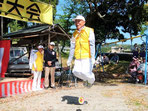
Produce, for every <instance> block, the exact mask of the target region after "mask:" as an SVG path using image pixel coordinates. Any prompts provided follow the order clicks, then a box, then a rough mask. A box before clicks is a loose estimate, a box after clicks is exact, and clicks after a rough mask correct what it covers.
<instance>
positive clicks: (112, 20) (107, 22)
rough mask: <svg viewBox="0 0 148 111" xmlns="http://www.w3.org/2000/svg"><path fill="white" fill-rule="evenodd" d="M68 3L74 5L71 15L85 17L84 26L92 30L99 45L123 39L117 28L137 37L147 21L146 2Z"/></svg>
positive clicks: (85, 0) (93, 0) (88, 0)
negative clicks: (142, 25)
mask: <svg viewBox="0 0 148 111" xmlns="http://www.w3.org/2000/svg"><path fill="white" fill-rule="evenodd" d="M70 2H71V4H72V5H75V3H76V5H75V6H73V7H75V8H74V9H75V10H74V12H73V13H74V14H78V13H79V14H83V15H84V16H85V17H86V25H87V26H89V27H92V28H94V30H95V36H96V41H97V42H100V43H102V42H103V41H105V40H106V39H119V40H120V39H124V36H123V34H122V33H121V32H120V31H119V27H120V28H121V27H122V31H123V32H128V33H130V34H131V36H132V35H137V34H138V32H139V31H140V30H141V24H143V23H145V22H146V21H148V14H147V13H146V10H145V9H144V4H145V3H146V2H147V0H71V1H70ZM66 5H67V7H69V5H68V4H66ZM73 7H72V8H71V9H73ZM65 9H66V8H65ZM67 15H68V13H67ZM64 24H66V23H64Z"/></svg>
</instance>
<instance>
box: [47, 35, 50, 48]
mask: <svg viewBox="0 0 148 111" xmlns="http://www.w3.org/2000/svg"><path fill="white" fill-rule="evenodd" d="M49 43H50V34H48V44H47V46H48V45H49Z"/></svg>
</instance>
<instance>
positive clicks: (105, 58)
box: [103, 54, 109, 65]
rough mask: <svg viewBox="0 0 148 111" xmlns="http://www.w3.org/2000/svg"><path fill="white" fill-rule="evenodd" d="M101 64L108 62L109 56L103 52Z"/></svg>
mask: <svg viewBox="0 0 148 111" xmlns="http://www.w3.org/2000/svg"><path fill="white" fill-rule="evenodd" d="M103 64H104V65H105V64H109V58H108V57H107V56H106V55H105V54H103Z"/></svg>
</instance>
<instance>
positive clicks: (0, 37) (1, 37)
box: [0, 17, 3, 39]
mask: <svg viewBox="0 0 148 111" xmlns="http://www.w3.org/2000/svg"><path fill="white" fill-rule="evenodd" d="M0 39H3V17H1V36H0Z"/></svg>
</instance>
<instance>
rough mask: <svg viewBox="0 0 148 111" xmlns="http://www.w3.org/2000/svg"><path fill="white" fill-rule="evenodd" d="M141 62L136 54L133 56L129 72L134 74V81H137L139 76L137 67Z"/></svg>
mask: <svg viewBox="0 0 148 111" xmlns="http://www.w3.org/2000/svg"><path fill="white" fill-rule="evenodd" d="M139 65H140V62H139V60H138V58H137V57H136V56H134V57H133V61H132V62H131V63H130V65H129V74H130V75H131V76H132V78H133V80H134V82H136V77H137V68H138V67H139Z"/></svg>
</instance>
